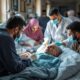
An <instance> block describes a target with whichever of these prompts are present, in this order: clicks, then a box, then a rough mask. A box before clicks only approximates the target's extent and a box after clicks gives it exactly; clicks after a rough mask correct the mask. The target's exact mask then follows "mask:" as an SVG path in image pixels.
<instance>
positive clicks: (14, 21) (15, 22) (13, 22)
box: [6, 16, 26, 29]
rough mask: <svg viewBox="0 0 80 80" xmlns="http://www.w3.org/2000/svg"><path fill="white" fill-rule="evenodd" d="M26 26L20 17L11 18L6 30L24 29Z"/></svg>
mask: <svg viewBox="0 0 80 80" xmlns="http://www.w3.org/2000/svg"><path fill="white" fill-rule="evenodd" d="M24 25H26V22H25V20H24V19H22V18H21V17H20V16H13V17H10V18H9V19H8V21H7V23H6V28H7V29H12V28H16V27H19V28H23V26H24Z"/></svg>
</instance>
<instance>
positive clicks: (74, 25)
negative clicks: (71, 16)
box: [67, 21, 80, 32]
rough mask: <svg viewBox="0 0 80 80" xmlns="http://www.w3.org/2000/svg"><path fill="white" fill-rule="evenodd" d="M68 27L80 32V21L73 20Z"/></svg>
mask: <svg viewBox="0 0 80 80" xmlns="http://www.w3.org/2000/svg"><path fill="white" fill-rule="evenodd" d="M67 29H70V30H73V31H76V32H80V22H79V21H75V22H72V23H71V24H69V25H68V26H67Z"/></svg>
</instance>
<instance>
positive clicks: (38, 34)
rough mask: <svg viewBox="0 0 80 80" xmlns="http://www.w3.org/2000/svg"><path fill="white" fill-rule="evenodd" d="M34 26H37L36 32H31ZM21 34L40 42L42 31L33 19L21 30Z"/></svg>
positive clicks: (37, 22)
mask: <svg viewBox="0 0 80 80" xmlns="http://www.w3.org/2000/svg"><path fill="white" fill-rule="evenodd" d="M34 26H38V30H37V31H36V32H33V31H32V28H33V27H34ZM23 32H24V33H25V34H26V35H27V36H28V37H30V38H32V39H33V40H35V41H38V42H40V41H41V40H42V39H43V33H42V29H41V27H40V26H39V21H38V20H37V19H35V18H33V19H30V21H29V23H28V24H27V26H26V28H25V29H24V30H23Z"/></svg>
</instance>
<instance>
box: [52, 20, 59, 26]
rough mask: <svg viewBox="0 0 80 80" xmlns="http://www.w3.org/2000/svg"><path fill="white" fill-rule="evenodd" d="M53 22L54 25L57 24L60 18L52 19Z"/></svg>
mask: <svg viewBox="0 0 80 80" xmlns="http://www.w3.org/2000/svg"><path fill="white" fill-rule="evenodd" d="M51 23H52V24H53V25H57V24H58V23H59V21H58V19H55V20H51Z"/></svg>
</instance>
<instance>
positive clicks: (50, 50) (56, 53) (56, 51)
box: [46, 44, 62, 57]
mask: <svg viewBox="0 0 80 80" xmlns="http://www.w3.org/2000/svg"><path fill="white" fill-rule="evenodd" d="M46 52H47V53H49V54H51V55H53V56H56V57H57V56H59V55H60V54H61V53H62V50H61V49H60V47H58V46H56V45H54V44H53V45H50V46H48V48H47V50H46Z"/></svg>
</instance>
